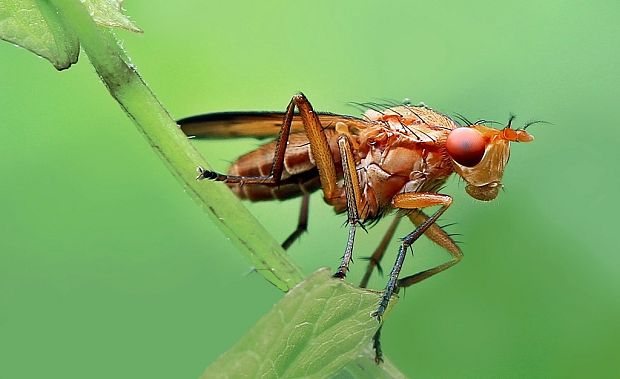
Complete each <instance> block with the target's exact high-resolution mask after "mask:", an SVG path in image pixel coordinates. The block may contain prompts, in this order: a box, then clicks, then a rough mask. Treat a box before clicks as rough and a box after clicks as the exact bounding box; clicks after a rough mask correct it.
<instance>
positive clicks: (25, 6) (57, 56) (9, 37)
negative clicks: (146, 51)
mask: <svg viewBox="0 0 620 379" xmlns="http://www.w3.org/2000/svg"><path fill="white" fill-rule="evenodd" d="M75 1H77V0H75ZM85 4H86V5H87V7H88V11H89V14H90V15H91V17H93V19H94V20H95V22H97V24H99V25H102V26H108V27H117V28H123V29H127V30H130V31H133V32H142V30H140V29H139V28H138V27H137V26H135V25H134V24H133V23H132V22H131V21H130V20H129V18H127V16H125V15H124V14H123V13H122V12H121V5H122V1H121V0H90V1H86V2H85ZM0 39H3V40H5V41H8V42H11V43H14V44H15V45H18V46H21V47H23V48H24V49H27V50H30V51H32V52H33V53H35V54H37V55H38V56H40V57H43V58H45V59H47V60H48V61H50V62H51V63H52V64H53V65H54V67H56V68H57V69H58V70H64V69H66V68H69V67H70V66H71V65H72V64H74V63H76V62H77V60H78V55H79V52H80V45H79V42H78V38H77V36H76V35H75V33H73V31H72V30H71V29H70V28H67V27H65V24H63V22H62V19H61V17H60V15H59V12H58V10H57V9H56V8H55V7H54V6H53V5H52V4H50V3H49V2H47V1H43V0H2V1H0Z"/></svg>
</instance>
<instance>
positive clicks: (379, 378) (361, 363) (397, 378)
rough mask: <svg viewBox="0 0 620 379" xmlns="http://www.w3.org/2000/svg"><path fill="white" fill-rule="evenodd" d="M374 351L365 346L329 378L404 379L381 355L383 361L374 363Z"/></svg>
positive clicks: (403, 375)
mask: <svg viewBox="0 0 620 379" xmlns="http://www.w3.org/2000/svg"><path fill="white" fill-rule="evenodd" d="M374 358H375V353H374V351H373V350H372V349H370V348H366V349H364V350H363V351H362V353H361V354H360V355H358V356H357V357H355V359H354V360H353V361H351V362H349V364H347V365H346V366H345V367H343V368H342V369H340V370H339V371H338V372H336V373H335V374H334V375H332V376H330V377H329V378H330V379H366V378H372V379H405V378H406V376H405V374H403V373H402V372H400V371H399V370H398V369H397V368H396V366H394V364H393V363H392V362H391V361H390V360H389V359H387V358H386V357H385V356H384V357H383V359H384V362H383V363H381V364H379V365H378V364H376V363H375V361H374Z"/></svg>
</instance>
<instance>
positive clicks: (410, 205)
mask: <svg viewBox="0 0 620 379" xmlns="http://www.w3.org/2000/svg"><path fill="white" fill-rule="evenodd" d="M366 106H367V107H368V108H370V109H369V110H367V111H366V112H365V113H364V115H363V117H362V118H358V117H351V116H344V115H338V114H332V113H317V112H315V111H314V110H313V109H312V106H311V104H310V102H309V101H308V99H307V98H306V97H305V96H304V95H303V94H302V93H298V94H296V95H295V96H293V98H292V99H291V101H290V103H289V105H288V107H287V108H286V111H285V112H284V113H278V112H231V113H212V114H205V115H199V116H193V117H188V118H184V119H182V120H179V122H178V123H179V125H181V128H182V129H183V131H184V132H185V133H186V134H187V135H191V136H197V137H241V136H251V137H270V136H271V137H272V136H277V138H276V139H275V140H274V141H272V142H268V143H266V144H264V145H262V146H260V147H259V148H258V149H256V150H254V151H251V152H249V153H247V154H245V155H242V156H241V157H239V158H238V159H237V160H236V161H235V162H234V163H233V164H232V166H231V167H230V169H229V171H228V173H227V174H223V173H218V172H214V171H208V170H204V169H202V168H199V169H198V170H199V175H198V179H209V180H214V181H221V182H225V183H227V184H228V186H229V187H230V188H231V189H232V190H233V191H234V193H235V194H236V195H237V196H238V197H240V198H242V199H248V200H250V201H261V200H273V199H278V200H283V199H288V198H292V197H296V196H302V197H303V199H302V207H301V212H300V217H299V222H298V226H297V229H296V230H295V231H294V232H293V233H292V234H291V235H290V237H289V238H287V239H286V240H285V241H284V243H283V244H282V245H283V247H284V248H288V247H289V246H290V245H291V243H292V242H293V241H295V239H297V238H298V237H299V235H300V234H302V233H303V232H304V231H305V229H306V225H307V219H308V201H309V194H310V193H311V192H313V191H316V190H318V189H321V190H322V192H323V198H324V200H325V202H326V203H327V204H329V205H331V206H332V207H334V210H335V211H336V213H344V212H346V213H347V220H348V225H349V236H348V239H347V244H346V247H345V250H344V254H343V257H342V261H341V263H340V266H339V267H338V269H337V270H336V273H335V274H334V277H337V278H344V277H345V276H346V274H347V272H348V271H349V263H350V262H351V259H352V255H353V242H354V240H355V232H356V230H357V228H358V227H362V228H363V227H364V225H366V224H368V223H372V222H374V221H377V220H379V219H380V218H381V217H383V216H384V215H386V214H387V213H388V212H389V211H391V210H403V211H404V212H400V213H398V214H397V215H396V217H395V219H394V221H393V222H392V224H391V225H390V227H389V228H388V232H387V234H386V236H385V237H384V238H383V240H382V242H381V244H380V245H379V247H378V248H377V250H375V252H374V254H373V255H372V256H371V257H370V261H369V264H368V268H367V271H366V275H364V278H363V279H362V283H361V284H360V286H362V287H365V286H366V285H367V283H368V279H369V277H370V275H371V274H372V271H373V270H374V268H375V267H377V268H378V265H379V262H380V261H381V259H382V257H383V255H384V253H385V250H386V247H387V245H388V243H389V241H390V240H391V238H392V237H393V235H394V231H395V229H396V226H397V224H398V222H399V221H400V219H401V218H402V217H407V218H409V220H410V221H411V222H412V223H413V224H414V225H415V229H414V230H413V231H412V232H411V233H409V234H407V235H406V236H405V237H403V238H402V240H401V242H400V247H399V249H398V255H397V257H396V262H395V263H394V266H393V267H392V270H391V272H390V275H389V279H388V282H387V284H386V287H385V290H384V292H383V295H382V297H381V301H380V302H379V305H378V307H377V310H376V311H375V312H374V313H373V314H372V315H373V316H374V317H376V318H377V319H379V320H380V319H381V317H382V315H383V313H384V312H385V310H386V308H387V305H388V302H389V301H390V298H391V297H392V295H393V294H394V293H395V292H397V291H398V289H400V288H404V287H408V286H410V285H412V284H414V283H417V282H420V281H422V280H424V279H427V278H429V277H431V276H433V275H435V274H438V273H440V272H441V271H444V270H446V269H448V268H450V267H452V266H454V265H455V264H456V263H458V262H459V261H460V260H461V259H462V257H463V254H462V252H461V249H460V248H459V247H458V246H457V245H456V243H455V241H454V240H453V239H452V237H451V236H450V235H448V234H447V233H446V232H445V231H444V230H443V229H442V228H441V227H439V226H438V225H437V223H436V222H437V219H438V218H439V217H440V216H441V215H442V214H443V213H444V212H445V211H446V210H447V209H448V207H450V205H451V204H452V197H450V196H449V195H446V194H443V193H439V190H440V188H441V187H442V186H443V184H444V183H445V182H446V180H447V179H448V177H449V176H450V175H452V174H453V173H456V174H457V175H459V176H460V177H461V178H462V179H463V180H464V181H465V183H466V187H465V191H466V192H467V193H468V194H469V195H470V196H472V197H473V198H475V199H478V200H482V201H490V200H493V199H495V198H496V197H497V195H498V193H499V190H500V189H501V188H502V183H501V179H502V176H503V173H504V169H505V168H506V164H507V163H508V158H509V155H510V142H530V141H532V140H533V139H534V138H533V137H532V136H531V135H530V134H529V133H528V132H527V131H526V130H525V129H526V128H527V127H528V126H530V125H531V124H532V123H530V124H527V125H526V126H524V127H523V128H517V129H513V128H512V126H511V124H512V121H513V119H514V117H511V118H510V120H509V122H508V124H507V125H506V126H505V127H504V128H502V129H495V128H491V127H489V126H486V125H485V123H487V122H485V121H484V120H480V121H477V122H474V123H470V122H469V121H467V120H466V119H465V118H462V117H460V116H459V118H461V121H463V122H464V123H465V124H466V125H461V124H459V123H457V122H456V121H455V120H453V119H452V118H450V117H448V116H446V115H443V114H441V113H439V112H436V111H434V110H432V109H430V108H428V107H426V106H424V105H420V106H412V105H409V104H407V103H405V104H402V105H394V106H390V107H384V106H380V105H378V104H367V105H366ZM435 206H439V208H438V209H437V210H436V211H434V212H433V213H429V214H430V215H427V214H426V213H425V212H424V209H425V208H430V207H435ZM422 234H424V235H426V236H427V237H428V238H430V239H431V240H432V241H433V242H435V243H437V244H438V245H440V246H441V247H443V248H444V249H445V250H446V251H447V252H448V253H449V254H450V256H451V259H450V260H449V261H447V262H445V263H443V264H440V265H438V266H435V267H432V268H430V269H427V270H424V271H421V272H418V273H416V274H414V275H410V276H406V277H403V278H401V277H400V271H401V268H402V265H403V262H404V260H405V256H406V253H407V249H408V248H409V247H410V246H411V245H412V244H413V243H414V242H415V241H416V240H417V239H418V238H420V236H422ZM377 341H378V336H377Z"/></svg>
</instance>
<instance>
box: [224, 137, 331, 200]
mask: <svg viewBox="0 0 620 379" xmlns="http://www.w3.org/2000/svg"><path fill="white" fill-rule="evenodd" d="M325 134H326V136H327V140H328V141H329V142H330V147H331V150H332V155H333V156H334V159H335V160H336V161H340V156H339V154H338V149H337V147H336V146H337V145H335V143H332V140H335V138H331V137H333V136H335V135H336V132H335V131H333V130H330V129H327V130H325ZM275 146H276V141H272V142H269V143H267V144H264V145H262V146H260V147H259V148H258V149H256V150H254V151H251V152H249V153H247V154H245V155H242V156H241V157H239V158H238V159H237V160H236V161H235V162H234V163H233V165H232V166H231V167H230V169H229V170H228V174H229V175H235V176H268V175H269V174H270V172H271V167H272V165H273V159H274V152H275ZM334 152H336V154H334ZM336 167H338V165H336ZM228 186H229V187H230V188H231V189H232V190H233V192H234V193H235V194H236V195H237V196H239V197H240V198H242V199H248V200H251V201H261V200H274V199H277V200H284V199H289V198H292V197H296V196H301V195H302V194H303V193H304V192H313V191H315V190H317V189H319V188H320V186H321V182H320V180H319V173H318V170H317V168H316V165H315V163H314V159H313V157H312V153H311V151H310V143H309V141H308V138H307V137H306V135H305V134H304V133H293V134H291V135H290V136H289V142H288V146H287V148H286V153H285V155H284V169H283V171H282V176H281V181H280V184H279V185H278V186H273V185H260V184H246V185H240V184H238V183H230V184H228Z"/></svg>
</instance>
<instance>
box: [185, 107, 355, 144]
mask: <svg viewBox="0 0 620 379" xmlns="http://www.w3.org/2000/svg"><path fill="white" fill-rule="evenodd" d="M318 115H319V120H320V121H321V125H323V128H326V129H331V128H333V127H334V125H336V123H337V122H338V121H343V122H347V123H350V122H356V123H357V122H362V123H363V122H364V121H363V120H361V119H358V118H356V117H351V116H343V115H338V114H333V113H318ZM283 119H284V112H220V113H207V114H203V115H198V116H191V117H186V118H182V119H180V120H178V121H177V123H178V124H179V125H180V126H181V130H183V132H184V133H185V134H187V135H188V136H195V137H202V138H236V137H256V138H264V137H273V136H277V135H278V133H279V132H280V129H281V128H282V120H283ZM303 130H304V129H303V124H302V122H301V117H299V115H295V116H294V117H293V123H292V125H291V133H296V132H302V131H303Z"/></svg>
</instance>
